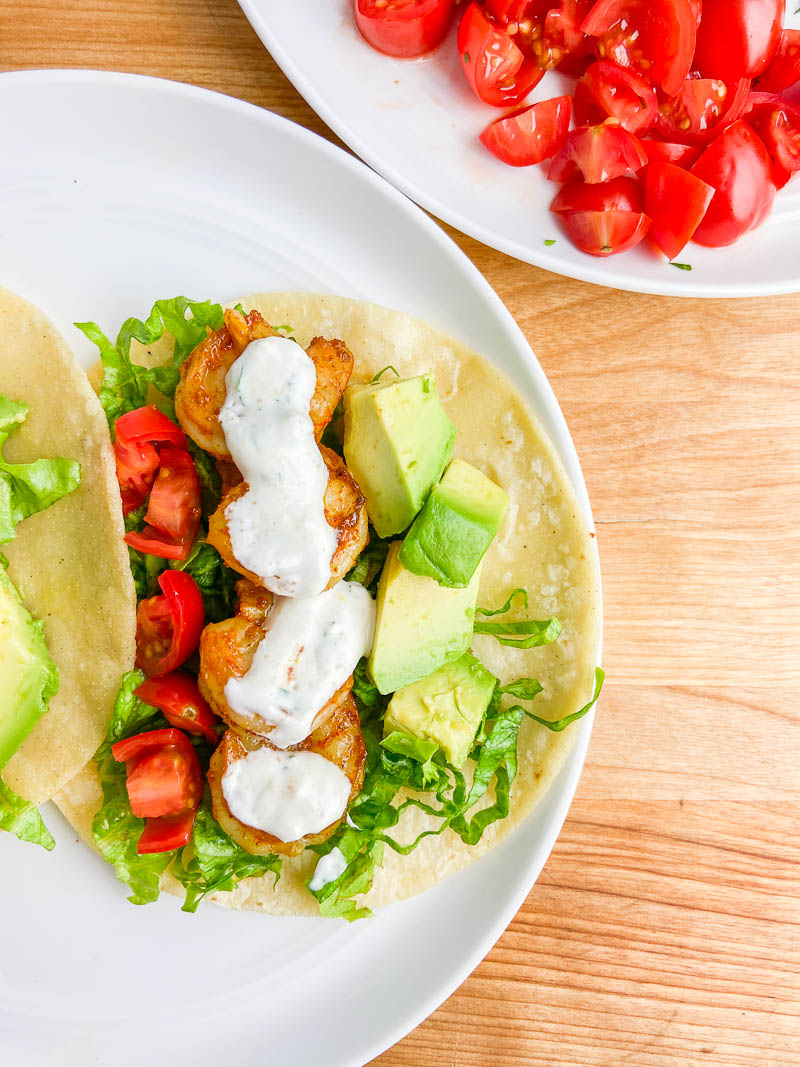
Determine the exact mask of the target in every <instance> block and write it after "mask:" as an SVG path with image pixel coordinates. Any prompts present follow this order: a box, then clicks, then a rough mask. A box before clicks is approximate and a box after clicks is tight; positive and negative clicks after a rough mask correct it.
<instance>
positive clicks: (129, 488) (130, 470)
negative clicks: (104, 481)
mask: <svg viewBox="0 0 800 1067" xmlns="http://www.w3.org/2000/svg"><path fill="white" fill-rule="evenodd" d="M157 446H158V447H161V446H171V447H172V448H180V449H185V448H186V436H185V434H184V433H183V430H181V429H179V427H177V426H176V425H175V423H174V422H172V421H171V420H170V419H168V418H167V416H166V415H164V414H163V413H162V412H160V411H159V410H158V408H156V407H154V406H153V405H152V404H147V405H146V406H145V407H141V408H136V409H135V410H134V411H128V412H126V414H125V415H120V417H119V418H118V419H117V420H116V422H115V423H114V458H115V460H116V465H117V481H118V482H119V488H120V494H121V496H122V513H123V515H128V514H129V513H130V512H131V511H135V510H136V509H137V508H140V507H141V506H142V504H143V503H144V502H145V500H146V499H147V494H148V493H149V492H150V488H151V486H152V484H153V479H154V478H155V474H156V471H157V470H158V462H159V459H158V447H157Z"/></svg>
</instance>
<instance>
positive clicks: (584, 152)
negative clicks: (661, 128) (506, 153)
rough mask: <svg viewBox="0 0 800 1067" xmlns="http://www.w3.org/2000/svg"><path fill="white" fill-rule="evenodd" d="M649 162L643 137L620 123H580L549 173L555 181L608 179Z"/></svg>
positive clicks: (631, 171) (629, 171) (637, 168)
mask: <svg viewBox="0 0 800 1067" xmlns="http://www.w3.org/2000/svg"><path fill="white" fill-rule="evenodd" d="M645 163H647V156H646V155H645V152H644V149H643V148H642V144H641V141H640V140H639V139H638V137H634V135H633V134H632V133H628V131H627V130H624V129H623V128H622V127H621V126H620V125H619V124H613V125H612V123H611V122H606V123H603V125H602V126H578V127H577V129H574V130H572V132H571V133H570V134H569V135H568V136H567V141H566V144H565V145H564V147H563V148H562V150H561V151H560V152H559V154H558V155H557V156H556V158H555V159H554V160H553V162H552V163H551V164H550V169H549V170H548V172H547V177H548V178H549V179H550V181H554V182H567V181H573V180H574V179H575V178H579V177H582V178H583V180H584V181H585V182H589V183H590V184H592V183H594V182H607V181H609V180H610V179H611V178H617V177H619V175H621V174H630V173H635V172H636V171H637V170H641V168H642V167H643V166H644V165H645Z"/></svg>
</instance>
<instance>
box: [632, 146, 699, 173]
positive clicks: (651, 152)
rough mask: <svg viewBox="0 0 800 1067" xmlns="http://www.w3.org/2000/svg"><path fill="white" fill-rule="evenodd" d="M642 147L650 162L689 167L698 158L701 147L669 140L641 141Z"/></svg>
mask: <svg viewBox="0 0 800 1067" xmlns="http://www.w3.org/2000/svg"><path fill="white" fill-rule="evenodd" d="M642 148H643V149H644V150H645V152H646V153H647V158H648V160H649V161H650V162H651V163H674V164H675V166H676V167H686V168H688V167H691V165H692V163H694V162H695V160H697V159H699V158H700V152H701V149H700V148H698V147H696V146H695V145H688V144H672V143H671V142H669V141H642Z"/></svg>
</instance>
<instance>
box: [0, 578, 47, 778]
mask: <svg viewBox="0 0 800 1067" xmlns="http://www.w3.org/2000/svg"><path fill="white" fill-rule="evenodd" d="M56 692H58V670H57V668H56V665H55V663H53V661H52V659H51V658H50V653H49V652H48V651H47V645H46V644H45V640H44V633H43V627H42V623H41V622H37V621H36V620H35V619H34V618H33V616H32V615H31V614H30V612H29V611H28V610H27V609H26V608H25V606H24V604H23V603H22V600H21V599H20V595H19V593H18V592H17V590H16V589H15V588H14V584H13V582H12V581H11V579H10V578H9V576H8V574H7V572H6V569H5V567H4V566H3V564H2V562H0V693H2V694H3V699H2V700H0V767H4V766H5V764H6V763H8V761H9V760H10V759H11V757H12V756H13V755H14V753H15V752H16V751H17V749H18V748H19V746H20V745H21V744H22V742H23V741H24V740H25V738H26V737H27V736H28V734H29V733H30V732H31V730H32V729H33V728H34V726H35V725H36V723H37V722H38V721H39V719H40V718H41V717H42V715H44V713H45V712H46V711H47V702H48V701H49V699H50V697H52V696H53V695H54V694H55V693H56Z"/></svg>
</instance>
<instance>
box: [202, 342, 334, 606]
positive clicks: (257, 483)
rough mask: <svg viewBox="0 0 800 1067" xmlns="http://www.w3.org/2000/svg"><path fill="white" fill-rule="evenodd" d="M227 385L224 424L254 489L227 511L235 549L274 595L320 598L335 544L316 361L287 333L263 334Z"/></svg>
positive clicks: (236, 457)
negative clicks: (318, 427) (317, 411)
mask: <svg viewBox="0 0 800 1067" xmlns="http://www.w3.org/2000/svg"><path fill="white" fill-rule="evenodd" d="M225 387H226V399H225V403H224V404H223V406H222V410H221V411H220V416H219V418H220V423H221V425H222V429H223V432H224V434H225V441H226V443H227V445H228V449H229V451H230V453H231V456H232V458H233V461H234V463H235V464H236V466H237V467H238V468H239V471H240V472H241V474H242V477H243V478H244V480H245V482H247V484H248V487H249V488H248V491H247V492H246V493H245V494H244V495H243V496H241V497H239V498H238V499H237V500H234V501H233V502H232V503H231V504H229V505H228V507H227V508H226V510H225V518H226V520H227V524H228V531H229V533H230V539H231V547H232V549H233V554H234V556H235V557H236V559H237V560H238V561H239V563H241V564H242V566H243V567H246V568H247V570H249V571H252V572H253V573H254V574H257V575H258V576H259V578H260V579H261V582H262V584H263V585H264V586H265V588H267V589H269V590H271V591H272V592H273V593H278V594H280V595H281V596H287V597H310V596H314V595H316V594H317V593H320V592H321V591H322V590H323V589H324V588H325V586H326V585H327V584H328V582H329V581H330V577H331V557H332V556H333V553H334V552H335V551H336V547H337V536H336V532H335V530H334V529H333V528H332V527H331V526H329V525H328V522H327V520H326V519H325V511H324V504H323V499H324V495H325V489H326V487H327V484H328V470H327V468H326V466H325V462H324V460H323V458H322V455H321V453H320V450H319V448H318V446H317V443H316V441H315V440H314V427H313V424H312V422H311V416H310V415H309V404H310V402H311V397H312V396H313V393H314V389H315V387H316V369H315V367H314V364H313V362H312V360H311V359H310V358H309V356H308V355H307V354H306V353H305V352H304V351H303V349H302V348H301V347H300V345H298V344H296V343H295V342H294V341H290V340H289V339H288V338H285V337H265V338H260V339H259V340H256V341H251V343H250V344H249V345H248V346H247V348H246V349H245V350H244V352H243V353H242V355H241V356H239V358H238V359H237V360H236V361H235V363H234V364H233V365H232V366H231V368H230V370H229V371H228V373H227V375H226V378H225Z"/></svg>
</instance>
